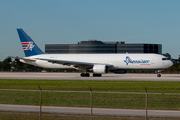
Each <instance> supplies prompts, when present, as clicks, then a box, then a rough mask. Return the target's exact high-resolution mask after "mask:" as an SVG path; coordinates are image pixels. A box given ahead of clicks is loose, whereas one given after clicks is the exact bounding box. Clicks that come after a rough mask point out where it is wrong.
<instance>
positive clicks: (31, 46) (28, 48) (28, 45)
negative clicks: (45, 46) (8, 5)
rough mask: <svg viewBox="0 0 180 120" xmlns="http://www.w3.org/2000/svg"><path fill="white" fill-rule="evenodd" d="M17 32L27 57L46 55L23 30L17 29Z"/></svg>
mask: <svg viewBox="0 0 180 120" xmlns="http://www.w3.org/2000/svg"><path fill="white" fill-rule="evenodd" d="M17 32H18V34H19V38H20V41H21V45H22V48H23V50H24V54H25V56H26V57H28V56H33V55H39V54H45V53H44V52H43V51H42V50H41V49H40V48H39V47H38V46H37V45H36V43H35V42H34V41H33V40H32V39H31V38H30V37H29V36H28V35H27V33H26V32H25V31H24V30H23V29H22V28H19V29H17Z"/></svg>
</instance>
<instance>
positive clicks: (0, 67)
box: [0, 61, 3, 70]
mask: <svg viewBox="0 0 180 120" xmlns="http://www.w3.org/2000/svg"><path fill="white" fill-rule="evenodd" d="M2 66H3V62H2V61H0V70H2Z"/></svg>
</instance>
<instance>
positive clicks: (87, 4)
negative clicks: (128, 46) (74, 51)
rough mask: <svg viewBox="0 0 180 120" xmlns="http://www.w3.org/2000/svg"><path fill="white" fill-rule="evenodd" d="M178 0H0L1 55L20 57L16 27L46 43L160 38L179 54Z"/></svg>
mask: <svg viewBox="0 0 180 120" xmlns="http://www.w3.org/2000/svg"><path fill="white" fill-rule="evenodd" d="M179 5H180V0H0V41H1V43H0V61H3V60H4V59H5V58H6V56H19V57H24V52H23V50H22V47H21V44H20V40H19V37H18V34H17V30H16V29H17V28H23V29H24V30H25V31H26V33H28V35H29V36H30V37H31V38H32V39H33V40H34V41H35V42H36V44H37V45H38V46H39V47H40V48H41V49H42V50H43V51H44V50H45V44H77V43H78V42H80V41H87V40H92V39H96V40H100V41H124V42H125V43H147V44H162V53H169V54H171V56H172V58H174V59H177V58H178V57H179V55H180V48H179V46H180V7H179Z"/></svg>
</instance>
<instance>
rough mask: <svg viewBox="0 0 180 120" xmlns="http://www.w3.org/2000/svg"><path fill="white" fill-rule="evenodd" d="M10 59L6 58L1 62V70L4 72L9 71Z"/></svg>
mask: <svg viewBox="0 0 180 120" xmlns="http://www.w3.org/2000/svg"><path fill="white" fill-rule="evenodd" d="M11 62H12V60H11V58H10V57H7V58H6V59H5V60H4V61H3V62H2V70H5V71H10V70H11Z"/></svg>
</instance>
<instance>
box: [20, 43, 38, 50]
mask: <svg viewBox="0 0 180 120" xmlns="http://www.w3.org/2000/svg"><path fill="white" fill-rule="evenodd" d="M21 45H22V47H23V50H31V51H32V49H33V48H34V46H35V45H33V42H21Z"/></svg>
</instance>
